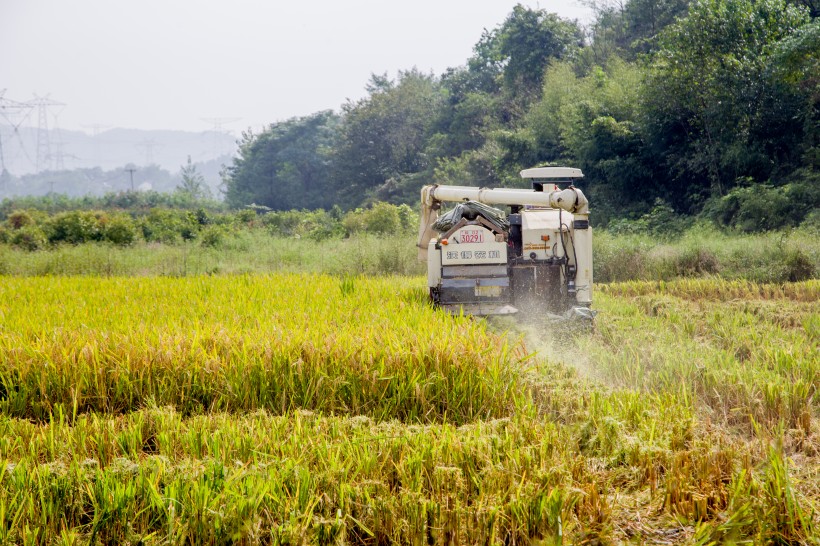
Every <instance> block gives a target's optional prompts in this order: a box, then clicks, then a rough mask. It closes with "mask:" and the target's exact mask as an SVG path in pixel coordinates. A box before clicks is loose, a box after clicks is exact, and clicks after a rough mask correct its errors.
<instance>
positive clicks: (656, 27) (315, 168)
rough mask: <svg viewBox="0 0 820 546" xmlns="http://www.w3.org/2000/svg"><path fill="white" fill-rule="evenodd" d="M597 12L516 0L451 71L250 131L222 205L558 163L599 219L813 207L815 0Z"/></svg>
mask: <svg viewBox="0 0 820 546" xmlns="http://www.w3.org/2000/svg"><path fill="white" fill-rule="evenodd" d="M592 6H593V7H594V9H595V13H596V19H595V21H594V23H593V24H592V25H591V26H590V28H588V29H582V28H580V27H579V25H578V24H577V23H576V22H573V21H566V20H563V19H561V18H559V17H558V16H556V15H554V14H551V13H548V12H546V11H544V10H540V9H529V8H526V7H523V6H521V5H519V6H516V7H515V8H514V9H513V11H512V12H511V13H510V14H509V15H508V17H507V18H506V19H505V20H504V21H503V22H502V23H501V24H500V25H498V26H497V27H496V28H494V29H492V30H486V31H485V32H484V34H483V35H482V37H481V39H480V40H479V41H478V43H476V44H475V46H474V48H473V54H472V56H471V57H470V58H469V59H467V60H466V62H465V64H464V65H463V66H459V67H454V68H451V69H448V70H447V71H445V73H443V74H441V75H435V74H427V73H423V72H421V71H419V70H417V69H415V68H413V69H409V70H404V71H400V72H399V73H398V74H397V76H396V77H395V78H390V77H388V76H387V75H373V76H372V77H371V79H370V81H369V82H368V83H367V86H366V90H367V96H366V97H365V98H363V99H361V100H358V101H349V102H348V103H347V104H345V105H343V106H342V108H341V111H340V112H338V113H335V112H329V111H328V112H319V113H316V114H314V115H311V116H307V117H303V118H294V119H291V120H287V121H284V122H280V123H274V124H272V125H271V126H270V127H269V128H267V129H266V130H265V131H263V132H261V133H259V134H251V133H247V134H245V135H244V137H243V139H242V141H241V143H240V151H239V154H238V156H237V157H236V158H235V159H234V161H233V163H232V164H231V165H229V166H227V168H226V169H225V171H224V173H223V176H224V179H225V186H226V198H227V201H228V204H229V205H231V206H234V207H240V206H247V205H249V204H251V203H254V204H257V205H264V206H267V207H270V208H272V209H276V210H285V209H292V208H316V207H322V208H330V207H332V206H333V205H339V206H341V207H343V208H352V207H356V206H361V205H362V204H365V203H368V202H372V201H376V200H381V201H389V202H393V203H411V204H413V205H415V203H416V200H417V195H418V189H419V188H420V187H421V186H422V185H423V184H425V183H433V182H435V183H450V184H469V185H482V186H503V185H516V184H520V179H518V177H517V172H518V171H519V170H520V169H522V168H526V167H531V166H534V165H542V164H562V165H573V166H578V167H580V168H582V169H583V170H584V172H585V174H586V179H585V180H584V186H585V189H586V190H587V191H588V192H589V193H590V194H591V196H592V199H593V200H594V201H593V203H594V205H595V209H596V218H597V219H598V221H599V222H601V223H606V222H608V221H610V220H613V219H616V218H629V217H633V218H637V217H640V216H641V215H645V214H650V213H651V211H652V210H653V209H655V208H657V207H661V208H662V210H669V209H671V210H673V211H674V212H676V213H678V214H686V215H691V214H703V215H709V216H711V217H712V218H714V219H716V220H719V221H720V222H723V223H725V224H733V225H738V226H740V227H742V228H744V229H759V228H766V227H780V226H781V225H783V223H782V222H781V223H778V222H777V221H774V222H772V221H770V220H771V218H770V217H772V216H777V217H778V218H782V219H784V220H783V221H785V222H787V223H788V222H792V223H798V222H800V221H801V220H802V219H803V218H804V217H805V216H807V215H809V214H811V213H812V211H816V209H817V208H818V205H820V183H819V182H820V175H819V174H818V165H820V22H818V19H816V17H817V5H816V2H815V1H814V0H794V1H792V2H787V1H786V0H697V1H694V2H691V1H689V0H627V1H626V2H624V3H621V4H618V5H617V6H615V5H613V4H607V3H595V2H593V3H592ZM585 30H586V34H585V32H584V31H585ZM814 214H815V215H816V214H817V213H816V212H815V213H814Z"/></svg>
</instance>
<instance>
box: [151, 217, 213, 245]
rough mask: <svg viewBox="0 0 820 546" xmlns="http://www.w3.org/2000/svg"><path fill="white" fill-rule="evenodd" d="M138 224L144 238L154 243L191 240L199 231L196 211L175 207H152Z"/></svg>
mask: <svg viewBox="0 0 820 546" xmlns="http://www.w3.org/2000/svg"><path fill="white" fill-rule="evenodd" d="M138 225H139V228H140V230H141V231H142V236H143V238H144V239H145V240H146V241H148V242H152V243H168V244H173V243H177V242H179V241H180V240H185V241H190V240H192V239H195V238H196V236H197V234H198V232H199V222H198V221H197V217H196V215H195V214H194V213H191V212H186V211H181V210H173V209H151V211H150V212H149V213H148V214H147V215H146V216H144V217H143V218H141V219H140V220H139V222H138Z"/></svg>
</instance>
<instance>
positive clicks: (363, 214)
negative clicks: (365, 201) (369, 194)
mask: <svg viewBox="0 0 820 546" xmlns="http://www.w3.org/2000/svg"><path fill="white" fill-rule="evenodd" d="M405 206H406V205H405ZM408 208H409V207H408ZM400 210H402V209H401V207H398V206H396V205H391V204H390V203H381V202H380V203H376V204H374V205H373V206H372V207H371V208H369V209H355V210H352V211H350V212H348V213H347V214H345V215H344V217H343V218H342V225H343V226H344V228H345V231H347V233H348V234H353V233H374V234H379V235H382V234H386V233H398V232H403V231H406V229H405V228H404V226H403V223H402V214H401V213H400ZM404 217H405V219H407V217H408V215H407V213H406V212H405V213H404Z"/></svg>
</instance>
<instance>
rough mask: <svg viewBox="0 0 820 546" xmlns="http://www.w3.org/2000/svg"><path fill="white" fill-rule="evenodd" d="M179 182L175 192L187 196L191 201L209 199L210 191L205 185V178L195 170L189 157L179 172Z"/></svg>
mask: <svg viewBox="0 0 820 546" xmlns="http://www.w3.org/2000/svg"><path fill="white" fill-rule="evenodd" d="M179 175H180V178H181V181H180V183H179V185H178V186H177V188H176V191H177V192H179V193H182V194H184V195H187V196H189V197H190V198H191V199H208V198H210V197H211V190H209V189H208V186H206V185H205V177H203V176H202V175H201V174H200V173H199V171H197V169H196V165H194V164H193V163H192V162H191V156H190V155H189V156H188V163H187V164H185V165H183V166H182V167H181V168H180V170H179Z"/></svg>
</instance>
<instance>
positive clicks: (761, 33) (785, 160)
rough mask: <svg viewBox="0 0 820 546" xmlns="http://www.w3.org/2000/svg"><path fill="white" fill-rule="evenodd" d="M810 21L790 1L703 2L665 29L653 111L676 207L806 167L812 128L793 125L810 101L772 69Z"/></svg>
mask: <svg viewBox="0 0 820 546" xmlns="http://www.w3.org/2000/svg"><path fill="white" fill-rule="evenodd" d="M806 22H807V16H806V14H805V13H804V12H802V11H801V10H799V9H798V8H795V7H793V6H791V5H788V4H787V3H786V2H785V1H784V0H701V1H698V2H696V3H695V4H693V5H692V7H691V8H690V10H689V13H688V15H687V17H686V18H684V19H681V20H679V21H678V22H677V23H675V24H673V25H672V26H670V27H668V28H667V29H666V30H665V31H664V33H663V34H662V36H661V40H660V49H659V51H658V53H657V54H656V55H655V57H654V60H653V64H652V68H651V73H650V78H649V82H648V85H647V87H646V91H647V93H646V106H647V108H646V115H647V120H648V125H649V127H650V129H651V134H650V138H651V140H652V142H653V146H655V147H656V149H657V153H658V155H659V156H660V159H661V161H663V163H664V165H665V166H666V167H667V169H669V171H670V174H671V176H670V177H669V180H668V183H667V184H666V187H665V188H664V189H665V190H666V191H667V192H668V193H669V195H670V196H671V197H672V198H673V199H674V200H675V201H677V202H678V203H681V204H683V203H686V204H688V205H692V206H697V205H698V203H701V202H702V200H703V199H704V198H706V197H708V196H709V195H722V194H723V193H725V192H726V191H727V190H728V188H730V187H731V186H732V185H733V184H734V181H735V180H737V179H738V178H740V177H746V176H749V177H752V178H753V180H755V181H764V180H766V179H767V178H768V177H770V176H771V175H772V174H774V173H776V172H777V169H784V168H785V169H788V168H793V167H794V165H795V164H796V163H797V162H799V156H800V154H801V143H802V141H803V138H804V135H803V131H804V128H803V127H801V126H799V125H797V124H794V123H793V121H792V120H793V119H795V116H797V117H798V118H800V117H802V116H801V109H802V108H804V107H805V101H804V100H803V99H802V98H801V97H800V93H799V92H798V90H797V89H796V88H795V87H794V86H793V85H788V84H787V82H785V81H784V80H783V79H782V78H772V77H771V76H770V72H769V63H770V62H771V60H772V51H773V50H775V49H776V46H777V44H778V42H779V41H781V40H783V39H785V38H787V37H788V36H790V35H791V34H792V33H793V32H795V30H796V29H798V28H799V27H800V26H802V25H803V24H805V23H806Z"/></svg>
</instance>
